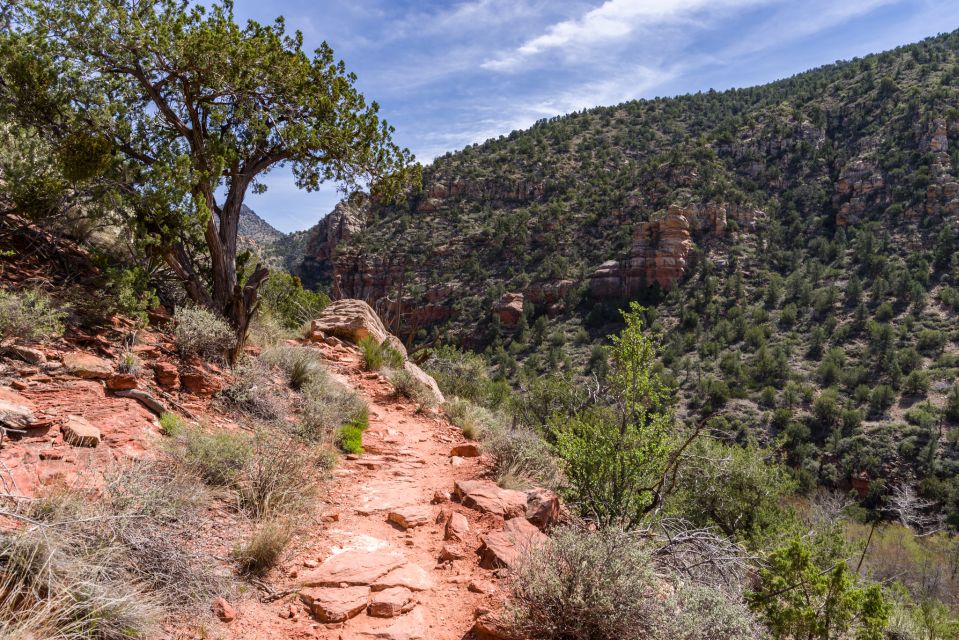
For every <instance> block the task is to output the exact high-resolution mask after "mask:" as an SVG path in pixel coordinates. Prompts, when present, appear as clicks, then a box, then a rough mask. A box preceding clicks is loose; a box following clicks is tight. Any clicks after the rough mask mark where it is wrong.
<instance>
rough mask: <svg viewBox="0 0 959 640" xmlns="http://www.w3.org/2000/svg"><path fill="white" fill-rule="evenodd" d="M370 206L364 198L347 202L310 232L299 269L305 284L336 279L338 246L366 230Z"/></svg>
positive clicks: (353, 198)
mask: <svg viewBox="0 0 959 640" xmlns="http://www.w3.org/2000/svg"><path fill="white" fill-rule="evenodd" d="M370 206H371V201H370V199H369V198H368V197H364V196H361V195H357V196H354V197H352V198H349V199H347V200H343V201H341V202H340V203H339V204H337V205H336V207H334V208H333V211H331V212H330V213H329V214H328V215H327V216H326V217H325V218H323V219H322V220H320V222H319V224H317V225H316V226H315V227H314V228H313V229H312V230H311V231H310V237H309V239H308V240H307V241H306V251H305V255H304V257H303V261H302V263H301V264H300V265H299V266H298V268H297V271H298V273H299V275H300V277H301V279H302V280H303V282H304V284H306V285H307V286H315V285H316V284H318V283H321V282H329V281H330V280H331V279H332V277H333V264H334V262H333V258H334V255H335V254H336V247H337V245H339V244H340V243H341V242H344V241H345V240H348V239H350V238H351V237H352V236H353V235H355V234H356V233H358V232H360V231H362V230H363V228H364V227H365V226H366V225H367V222H368V220H369V214H370Z"/></svg>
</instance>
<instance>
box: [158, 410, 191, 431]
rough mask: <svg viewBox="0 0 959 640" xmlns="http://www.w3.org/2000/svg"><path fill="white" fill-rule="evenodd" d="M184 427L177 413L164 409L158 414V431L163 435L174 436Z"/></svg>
mask: <svg viewBox="0 0 959 640" xmlns="http://www.w3.org/2000/svg"><path fill="white" fill-rule="evenodd" d="M185 428H186V424H184V422H183V420H182V419H181V418H180V416H178V415H177V414H175V413H170V412H169V411H164V412H163V413H162V414H161V415H160V433H162V434H163V435H165V436H168V437H171V438H175V437H176V436H178V435H180V434H181V433H183V430H184V429H185Z"/></svg>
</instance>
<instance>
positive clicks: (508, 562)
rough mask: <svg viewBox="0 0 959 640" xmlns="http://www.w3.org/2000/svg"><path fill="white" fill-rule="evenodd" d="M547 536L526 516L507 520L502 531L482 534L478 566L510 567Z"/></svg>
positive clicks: (544, 540) (541, 542)
mask: <svg viewBox="0 0 959 640" xmlns="http://www.w3.org/2000/svg"><path fill="white" fill-rule="evenodd" d="M547 540H549V538H547V537H546V534H545V533H543V532H542V531H540V530H539V529H537V528H536V527H535V526H534V525H532V524H530V522H529V521H528V520H527V519H526V518H513V519H512V520H507V521H506V524H504V525H503V530H502V531H495V532H493V533H489V534H487V535H485V536H483V546H482V547H480V566H481V567H483V568H484V569H496V568H498V567H512V566H513V565H515V564H516V561H517V560H519V558H520V557H521V556H522V555H523V554H524V553H527V552H529V551H532V550H533V549H535V548H537V547H538V546H540V545H542V544H545V543H546V541H547Z"/></svg>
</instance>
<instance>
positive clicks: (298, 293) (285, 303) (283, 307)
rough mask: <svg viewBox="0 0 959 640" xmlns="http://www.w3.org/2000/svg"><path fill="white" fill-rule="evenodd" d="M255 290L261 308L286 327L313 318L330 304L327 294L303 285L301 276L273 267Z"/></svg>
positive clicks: (300, 324) (291, 327) (293, 326)
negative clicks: (305, 287) (268, 275)
mask: <svg viewBox="0 0 959 640" xmlns="http://www.w3.org/2000/svg"><path fill="white" fill-rule="evenodd" d="M257 293H258V294H259V297H260V299H261V300H262V301H263V306H264V311H266V312H267V313H268V314H269V315H270V316H272V317H274V318H276V320H277V321H278V322H279V324H280V325H281V326H282V327H284V328H286V329H297V328H298V327H300V326H302V325H303V324H304V323H306V322H309V321H310V320H313V319H314V318H316V317H318V316H319V315H320V312H321V311H323V309H325V308H326V307H327V305H329V304H330V297H329V296H328V295H326V294H325V293H322V292H314V291H310V290H309V289H304V288H303V283H302V282H300V279H299V278H298V277H297V276H294V275H291V274H290V273H288V272H286V271H272V272H271V273H270V277H269V278H267V280H266V282H264V283H263V284H262V285H261V286H260V289H259V291H258V292H257Z"/></svg>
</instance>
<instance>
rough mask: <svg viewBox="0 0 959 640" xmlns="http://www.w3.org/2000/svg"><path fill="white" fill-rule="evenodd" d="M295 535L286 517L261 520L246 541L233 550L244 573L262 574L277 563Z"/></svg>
mask: <svg viewBox="0 0 959 640" xmlns="http://www.w3.org/2000/svg"><path fill="white" fill-rule="evenodd" d="M292 537H293V527H292V526H291V524H290V522H289V521H287V520H286V519H276V520H267V521H264V522H261V523H260V524H259V525H258V526H257V528H256V529H255V530H254V532H253V535H252V536H250V539H249V540H247V542H246V543H244V544H242V545H239V546H237V547H236V548H235V549H234V550H233V554H232V555H233V559H234V560H236V562H237V564H239V566H240V570H241V571H242V572H243V573H248V574H252V575H261V574H263V573H265V572H266V571H267V570H268V569H270V568H272V567H273V566H275V565H276V563H277V562H278V561H279V560H280V558H281V557H282V555H283V551H284V550H285V549H286V546H287V545H288V544H289V543H290V539H291V538H292Z"/></svg>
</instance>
